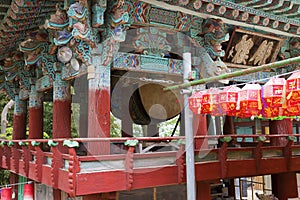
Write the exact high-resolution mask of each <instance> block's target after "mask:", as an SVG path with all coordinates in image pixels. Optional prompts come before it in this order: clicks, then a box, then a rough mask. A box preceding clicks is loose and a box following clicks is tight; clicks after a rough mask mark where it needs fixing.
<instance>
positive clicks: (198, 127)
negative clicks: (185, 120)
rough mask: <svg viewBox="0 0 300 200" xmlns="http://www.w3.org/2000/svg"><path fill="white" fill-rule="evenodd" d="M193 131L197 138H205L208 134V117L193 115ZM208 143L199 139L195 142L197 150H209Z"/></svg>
mask: <svg viewBox="0 0 300 200" xmlns="http://www.w3.org/2000/svg"><path fill="white" fill-rule="evenodd" d="M193 130H194V135H195V136H205V135H207V134H208V132H207V118H206V115H197V114H194V115H193ZM207 148H208V141H207V140H204V139H197V140H196V141H195V149H207Z"/></svg>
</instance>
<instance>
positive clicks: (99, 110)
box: [88, 44, 113, 155]
mask: <svg viewBox="0 0 300 200" xmlns="http://www.w3.org/2000/svg"><path fill="white" fill-rule="evenodd" d="M102 45H105V44H100V45H99V47H98V49H102V48H104V47H103V46H102ZM106 45H107V44H106ZM112 48H113V47H112ZM103 51H104V50H103ZM107 53H109V52H107ZM92 62H93V65H91V66H89V67H90V68H91V69H90V71H92V73H89V74H88V79H89V89H88V137H89V138H108V137H110V66H109V64H108V63H107V64H104V63H103V62H104V61H103V58H102V53H100V52H99V53H97V52H94V54H93V57H92ZM105 63H106V62H105ZM109 153H110V144H109V142H90V143H89V144H88V154H90V155H99V154H109Z"/></svg>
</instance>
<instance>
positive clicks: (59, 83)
mask: <svg viewBox="0 0 300 200" xmlns="http://www.w3.org/2000/svg"><path fill="white" fill-rule="evenodd" d="M52 128H53V134H52V137H53V138H70V137H71V94H70V84H69V82H67V81H64V80H62V79H61V74H59V73H57V74H56V76H55V81H54V82H53V127H52Z"/></svg>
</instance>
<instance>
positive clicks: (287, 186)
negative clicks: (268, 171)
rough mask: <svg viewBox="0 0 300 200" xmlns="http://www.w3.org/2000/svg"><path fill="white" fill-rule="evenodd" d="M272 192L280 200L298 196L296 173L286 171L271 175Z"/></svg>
mask: <svg viewBox="0 0 300 200" xmlns="http://www.w3.org/2000/svg"><path fill="white" fill-rule="evenodd" d="M272 192H273V194H274V195H275V196H276V197H277V198H278V199H280V200H287V199H288V198H297V197H298V188H297V177H296V173H294V172H288V173H281V174H273V175H272Z"/></svg>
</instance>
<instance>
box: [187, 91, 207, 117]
mask: <svg viewBox="0 0 300 200" xmlns="http://www.w3.org/2000/svg"><path fill="white" fill-rule="evenodd" d="M204 93H205V92H204V91H200V92H195V93H194V94H193V95H192V96H190V97H189V108H190V109H191V111H192V112H193V113H195V114H201V104H202V95H203V94H204Z"/></svg>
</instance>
